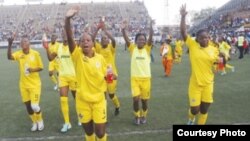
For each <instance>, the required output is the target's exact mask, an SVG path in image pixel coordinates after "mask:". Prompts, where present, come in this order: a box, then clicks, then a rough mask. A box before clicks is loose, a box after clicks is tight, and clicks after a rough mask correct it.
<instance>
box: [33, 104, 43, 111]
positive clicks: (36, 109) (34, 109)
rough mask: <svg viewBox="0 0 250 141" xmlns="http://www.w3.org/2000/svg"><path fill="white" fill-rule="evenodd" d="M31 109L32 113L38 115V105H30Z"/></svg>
mask: <svg viewBox="0 0 250 141" xmlns="http://www.w3.org/2000/svg"><path fill="white" fill-rule="evenodd" d="M31 108H32V110H33V111H34V112H36V113H38V112H40V110H41V109H40V106H39V105H38V104H31Z"/></svg>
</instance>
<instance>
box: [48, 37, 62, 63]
mask: <svg viewBox="0 0 250 141" xmlns="http://www.w3.org/2000/svg"><path fill="white" fill-rule="evenodd" d="M59 45H60V43H59V42H55V43H54V44H52V43H49V52H55V51H56V50H57V48H58V47H59ZM50 62H53V63H55V65H58V58H57V57H56V58H55V59H54V60H52V61H50Z"/></svg>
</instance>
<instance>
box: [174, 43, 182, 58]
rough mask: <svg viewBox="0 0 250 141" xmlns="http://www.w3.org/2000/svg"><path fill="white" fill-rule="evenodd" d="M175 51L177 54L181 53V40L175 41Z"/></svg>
mask: <svg viewBox="0 0 250 141" xmlns="http://www.w3.org/2000/svg"><path fill="white" fill-rule="evenodd" d="M175 45H176V47H175V51H176V53H177V54H178V55H182V46H183V41H182V40H177V41H176V42H175Z"/></svg>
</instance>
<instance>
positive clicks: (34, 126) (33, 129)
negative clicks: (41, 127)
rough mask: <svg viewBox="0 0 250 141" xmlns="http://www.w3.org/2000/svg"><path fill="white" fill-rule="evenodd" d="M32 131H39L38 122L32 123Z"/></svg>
mask: <svg viewBox="0 0 250 141" xmlns="http://www.w3.org/2000/svg"><path fill="white" fill-rule="evenodd" d="M30 130H31V131H32V132H35V131H37V123H32V127H31V129H30Z"/></svg>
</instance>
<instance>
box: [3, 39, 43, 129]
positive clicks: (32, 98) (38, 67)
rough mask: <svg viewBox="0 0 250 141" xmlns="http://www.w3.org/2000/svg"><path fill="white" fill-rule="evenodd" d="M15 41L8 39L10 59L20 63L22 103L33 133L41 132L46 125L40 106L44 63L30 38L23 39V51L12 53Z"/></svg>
mask: <svg viewBox="0 0 250 141" xmlns="http://www.w3.org/2000/svg"><path fill="white" fill-rule="evenodd" d="M13 40H14V37H11V38H9V39H8V43H9V44H8V52H7V55H8V59H9V60H14V61H17V62H18V63H19V72H20V81H19V88H20V93H21V97H22V101H23V103H24V104H25V106H26V109H27V112H28V114H29V116H30V118H31V120H32V122H33V124H32V128H31V131H37V130H38V131H41V130H43V129H44V124H43V118H42V112H41V107H40V106H39V102H40V95H41V85H42V84H41V80H40V76H39V72H40V71H42V70H43V63H42V60H41V57H40V54H39V52H37V51H35V50H33V49H30V42H29V39H28V37H22V39H21V48H22V50H19V51H16V52H14V53H12V51H11V47H12V43H13Z"/></svg>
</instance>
